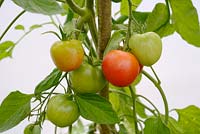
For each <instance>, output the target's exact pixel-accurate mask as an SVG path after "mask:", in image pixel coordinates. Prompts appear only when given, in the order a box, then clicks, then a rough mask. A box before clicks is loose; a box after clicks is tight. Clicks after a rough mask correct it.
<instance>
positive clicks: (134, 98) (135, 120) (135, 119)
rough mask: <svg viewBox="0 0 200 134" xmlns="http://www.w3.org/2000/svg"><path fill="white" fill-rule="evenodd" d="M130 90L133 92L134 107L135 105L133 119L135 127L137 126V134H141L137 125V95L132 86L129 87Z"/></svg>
mask: <svg viewBox="0 0 200 134" xmlns="http://www.w3.org/2000/svg"><path fill="white" fill-rule="evenodd" d="M129 90H130V92H131V97H132V102H133V103H132V105H133V118H134V125H135V133H136V134H139V130H138V125H137V115H136V105H135V104H136V94H135V92H134V91H133V88H132V87H131V86H129Z"/></svg>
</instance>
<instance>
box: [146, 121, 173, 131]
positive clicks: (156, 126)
mask: <svg viewBox="0 0 200 134" xmlns="http://www.w3.org/2000/svg"><path fill="white" fill-rule="evenodd" d="M144 124H145V128H144V134H170V130H169V128H168V127H167V126H166V125H165V124H164V123H163V122H162V120H161V118H159V117H151V118H148V119H147V120H145V122H144Z"/></svg>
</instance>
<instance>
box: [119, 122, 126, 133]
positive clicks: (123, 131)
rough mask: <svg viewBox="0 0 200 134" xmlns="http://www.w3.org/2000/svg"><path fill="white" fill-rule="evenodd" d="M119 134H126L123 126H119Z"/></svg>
mask: <svg viewBox="0 0 200 134" xmlns="http://www.w3.org/2000/svg"><path fill="white" fill-rule="evenodd" d="M119 134H128V132H127V130H126V127H125V126H124V125H123V124H120V125H119Z"/></svg>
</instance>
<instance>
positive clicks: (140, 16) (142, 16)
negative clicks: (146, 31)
mask: <svg viewBox="0 0 200 134" xmlns="http://www.w3.org/2000/svg"><path fill="white" fill-rule="evenodd" d="M149 14H150V12H138V11H133V12H132V15H133V17H134V18H135V19H136V20H137V22H138V23H140V24H144V23H145V22H146V19H147V18H148V16H149Z"/></svg>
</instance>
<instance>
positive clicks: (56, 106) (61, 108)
mask: <svg viewBox="0 0 200 134" xmlns="http://www.w3.org/2000/svg"><path fill="white" fill-rule="evenodd" d="M46 114H47V118H48V120H50V121H51V122H52V123H53V124H54V125H56V126H58V127H67V126H70V125H72V124H73V123H74V122H75V121H76V120H77V119H78V117H79V115H80V114H79V109H78V106H77V104H76V102H74V101H72V100H70V99H69V97H68V96H67V95H64V94H59V95H56V96H53V97H52V98H51V99H50V100H49V102H48V104H47V111H46Z"/></svg>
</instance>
